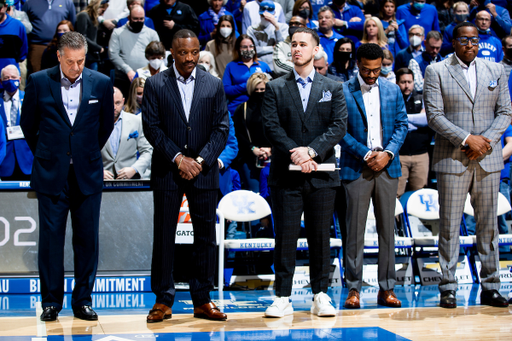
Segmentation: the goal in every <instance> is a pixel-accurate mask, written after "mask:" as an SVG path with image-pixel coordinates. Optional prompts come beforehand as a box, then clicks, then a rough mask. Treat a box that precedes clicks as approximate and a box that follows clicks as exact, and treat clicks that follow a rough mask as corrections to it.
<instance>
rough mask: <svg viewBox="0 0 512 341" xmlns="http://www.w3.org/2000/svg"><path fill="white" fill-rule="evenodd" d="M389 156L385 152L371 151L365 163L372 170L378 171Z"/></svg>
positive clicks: (384, 165) (384, 164)
mask: <svg viewBox="0 0 512 341" xmlns="http://www.w3.org/2000/svg"><path fill="white" fill-rule="evenodd" d="M390 159H391V157H390V156H389V154H388V153H386V152H380V151H379V152H377V151H373V152H372V153H371V154H370V156H369V157H368V160H366V164H367V165H368V167H370V169H371V170H372V171H374V172H380V171H381V170H382V169H383V168H384V167H386V166H387V164H388V162H389V160H390Z"/></svg>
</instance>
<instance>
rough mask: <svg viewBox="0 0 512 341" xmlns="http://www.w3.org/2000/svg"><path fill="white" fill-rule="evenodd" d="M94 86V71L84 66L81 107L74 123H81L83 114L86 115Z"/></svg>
mask: <svg viewBox="0 0 512 341" xmlns="http://www.w3.org/2000/svg"><path fill="white" fill-rule="evenodd" d="M92 87H93V77H92V73H91V72H89V70H87V69H85V68H84V71H82V99H81V100H80V107H79V108H78V112H77V113H76V118H75V122H74V123H73V125H78V124H79V123H80V119H81V118H82V116H83V115H85V111H86V110H87V106H88V105H89V98H90V97H91V90H92Z"/></svg>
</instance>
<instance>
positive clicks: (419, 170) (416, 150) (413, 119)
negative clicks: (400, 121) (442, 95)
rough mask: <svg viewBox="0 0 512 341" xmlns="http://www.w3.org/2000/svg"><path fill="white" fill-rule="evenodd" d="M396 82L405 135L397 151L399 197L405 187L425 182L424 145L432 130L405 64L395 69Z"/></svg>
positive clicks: (425, 157)
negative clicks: (398, 159)
mask: <svg viewBox="0 0 512 341" xmlns="http://www.w3.org/2000/svg"><path fill="white" fill-rule="evenodd" d="M396 84H398V86H399V87H400V90H401V91H402V95H403V98H404V102H405V109H406V110H407V122H408V131H407V136H406V137H405V142H404V144H403V145H402V148H400V153H399V154H400V163H401V166H402V176H401V177H400V178H399V179H398V192H397V196H398V197H401V196H402V194H404V193H405V192H406V191H416V190H418V189H421V188H423V187H425V186H426V185H427V180H428V170H429V158H428V147H429V146H430V143H431V142H432V137H433V135H434V132H433V131H432V129H430V128H429V127H428V122H427V114H426V113H425V108H424V106H423V96H422V95H421V94H419V93H418V92H417V91H416V90H415V89H414V73H413V72H412V71H411V70H409V69H408V68H405V67H404V68H401V69H399V70H398V71H397V72H396Z"/></svg>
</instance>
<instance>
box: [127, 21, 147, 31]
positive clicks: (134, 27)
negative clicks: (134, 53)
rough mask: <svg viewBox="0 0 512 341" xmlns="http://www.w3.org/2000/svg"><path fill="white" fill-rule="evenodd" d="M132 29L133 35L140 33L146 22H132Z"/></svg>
mask: <svg viewBox="0 0 512 341" xmlns="http://www.w3.org/2000/svg"><path fill="white" fill-rule="evenodd" d="M130 27H131V28H132V32H133V33H139V32H140V31H142V27H144V21H130Z"/></svg>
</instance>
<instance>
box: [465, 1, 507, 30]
mask: <svg viewBox="0 0 512 341" xmlns="http://www.w3.org/2000/svg"><path fill="white" fill-rule="evenodd" d="M474 1H475V2H476V3H477V4H478V6H475V7H473V8H472V9H471V12H470V13H469V19H468V20H469V21H474V20H475V18H476V14H477V13H478V12H480V11H483V10H484V11H487V12H489V13H491V15H492V19H491V31H493V32H494V34H495V35H496V36H497V37H500V38H501V37H504V36H508V35H509V34H510V31H511V30H512V20H511V19H510V13H509V12H508V10H506V9H505V8H503V7H501V6H497V5H495V4H493V3H492V2H490V1H487V0H474Z"/></svg>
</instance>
